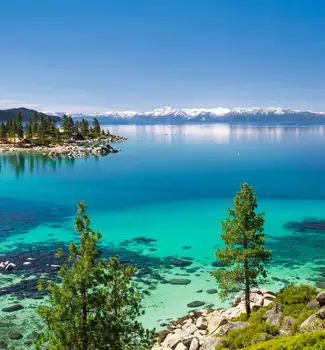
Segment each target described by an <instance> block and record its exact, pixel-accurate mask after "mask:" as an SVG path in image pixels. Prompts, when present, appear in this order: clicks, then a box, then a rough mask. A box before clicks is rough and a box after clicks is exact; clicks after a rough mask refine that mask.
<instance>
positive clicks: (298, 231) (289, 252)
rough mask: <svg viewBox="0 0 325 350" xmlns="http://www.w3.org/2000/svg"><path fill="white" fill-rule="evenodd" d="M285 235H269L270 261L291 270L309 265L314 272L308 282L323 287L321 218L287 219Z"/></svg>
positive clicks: (323, 227) (323, 226)
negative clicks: (286, 232)
mask: <svg viewBox="0 0 325 350" xmlns="http://www.w3.org/2000/svg"><path fill="white" fill-rule="evenodd" d="M284 229H285V230H287V231H288V234H287V235H284V236H280V237H276V236H269V237H268V240H267V243H266V245H267V248H268V249H271V250H272V262H271V264H272V265H273V266H274V265H278V266H282V267H284V268H290V269H291V270H294V269H297V268H299V267H303V266H304V265H306V264H310V266H312V270H313V271H315V274H313V275H312V276H310V278H309V281H311V282H314V283H315V284H316V286H317V287H318V288H324V287H325V257H324V251H325V220H323V219H317V218H304V219H302V220H301V221H289V222H287V223H286V224H285V225H284Z"/></svg>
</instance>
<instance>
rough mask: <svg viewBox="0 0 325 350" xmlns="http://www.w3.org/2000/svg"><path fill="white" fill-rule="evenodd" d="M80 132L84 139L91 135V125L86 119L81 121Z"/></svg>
mask: <svg viewBox="0 0 325 350" xmlns="http://www.w3.org/2000/svg"><path fill="white" fill-rule="evenodd" d="M80 132H81V135H82V136H83V137H84V138H87V137H88V135H89V123H88V121H87V120H85V119H82V120H81V123H80Z"/></svg>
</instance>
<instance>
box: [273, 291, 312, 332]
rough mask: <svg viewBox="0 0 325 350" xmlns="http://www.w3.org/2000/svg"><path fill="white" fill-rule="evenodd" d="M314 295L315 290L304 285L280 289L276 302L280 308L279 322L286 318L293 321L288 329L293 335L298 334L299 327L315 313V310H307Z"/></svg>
mask: <svg viewBox="0 0 325 350" xmlns="http://www.w3.org/2000/svg"><path fill="white" fill-rule="evenodd" d="M316 295H317V289H316V288H315V287H312V286H308V285H305V284H302V285H299V286H296V285H294V284H291V285H289V286H288V287H285V288H283V289H281V290H280V292H279V293H278V295H277V298H276V301H277V302H278V303H279V304H280V305H281V307H282V316H281V321H282V320H283V318H284V317H286V316H290V317H293V318H294V319H295V321H294V323H293V325H292V326H291V329H290V330H291V332H292V333H293V334H295V333H297V332H298V330H299V326H300V324H301V323H302V322H303V321H305V320H306V319H307V318H308V317H309V316H311V315H312V314H314V313H315V312H316V310H309V309H308V308H307V303H308V302H309V301H311V300H312V299H314V298H315V297H316Z"/></svg>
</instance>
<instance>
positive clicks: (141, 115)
mask: <svg viewBox="0 0 325 350" xmlns="http://www.w3.org/2000/svg"><path fill="white" fill-rule="evenodd" d="M69 115H71V116H72V117H75V118H83V117H100V118H105V117H106V118H109V119H110V120H115V121H118V120H121V121H123V120H124V121H133V120H134V121H140V122H141V121H148V120H151V121H153V122H154V121H155V120H159V121H160V122H161V121H163V120H164V119H166V120H167V118H168V120H169V121H171V120H173V119H174V120H178V121H184V122H185V121H191V120H193V121H198V120H200V121H205V120H209V121H213V120H216V121H217V120H218V119H221V118H222V120H224V119H225V118H228V117H229V118H230V117H231V118H237V117H241V118H245V117H247V118H248V117H249V118H252V117H253V118H256V120H258V119H259V118H264V119H265V117H268V116H269V117H270V118H272V117H276V116H278V117H279V118H281V116H284V117H287V116H289V117H290V118H292V119H294V118H295V117H296V116H297V117H299V116H304V117H305V118H308V117H324V116H325V113H324V112H313V111H308V110H305V111H303V110H294V109H288V108H283V107H249V108H247V107H236V108H226V107H214V108H173V107H170V106H166V107H162V108H156V109H153V110H150V111H144V112H141V111H106V112H94V113H70V114H69ZM270 120H271V119H270Z"/></svg>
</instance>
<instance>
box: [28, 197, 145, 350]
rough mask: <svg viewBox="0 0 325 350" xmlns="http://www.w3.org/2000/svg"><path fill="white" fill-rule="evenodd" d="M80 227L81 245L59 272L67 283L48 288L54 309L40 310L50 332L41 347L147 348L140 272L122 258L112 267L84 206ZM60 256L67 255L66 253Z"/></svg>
mask: <svg viewBox="0 0 325 350" xmlns="http://www.w3.org/2000/svg"><path fill="white" fill-rule="evenodd" d="M75 229H76V231H77V232H78V233H79V235H80V244H79V245H78V246H77V245H76V244H75V243H72V244H71V245H70V247H69V256H68V257H69V264H68V265H63V266H62V267H61V269H60V271H59V275H60V277H61V278H62V283H61V284H56V283H54V282H50V283H48V284H47V288H48V290H49V306H41V307H39V308H38V313H39V315H40V316H41V317H42V318H43V320H44V321H45V323H46V325H47V329H46V330H45V331H44V332H42V333H41V334H40V335H39V336H38V337H37V339H36V341H35V345H36V349H44V348H46V349H48V350H54V349H61V350H101V349H102V350H134V349H137V350H142V349H143V350H144V349H146V348H147V346H148V337H149V333H148V332H146V331H145V330H144V329H143V327H142V326H141V324H140V323H138V322H137V321H136V319H137V317H138V316H139V315H140V314H141V295H140V294H139V292H138V291H137V289H136V287H135V285H134V283H133V282H132V278H133V276H134V273H135V269H134V268H133V267H131V266H124V265H122V264H120V263H119V261H118V258H117V257H114V258H111V259H110V260H109V262H108V263H106V262H105V261H104V260H103V259H102V258H101V257H100V253H99V251H98V249H97V244H98V242H99V240H100V238H101V234H100V233H99V232H97V233H96V232H94V230H93V229H91V227H90V219H89V217H88V216H87V215H86V214H85V205H84V203H83V202H80V203H79V204H78V211H77V217H76V219H75ZM57 257H61V258H62V257H63V253H62V250H59V251H58V253H57ZM44 287H45V283H44V282H42V283H40V288H41V289H42V288H44Z"/></svg>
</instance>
